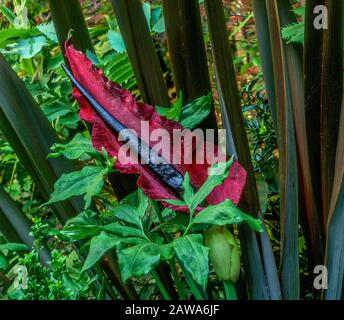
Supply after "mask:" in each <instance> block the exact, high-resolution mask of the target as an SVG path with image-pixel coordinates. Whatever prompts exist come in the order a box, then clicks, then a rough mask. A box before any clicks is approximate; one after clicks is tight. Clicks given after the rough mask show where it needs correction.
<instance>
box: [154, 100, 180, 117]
mask: <svg viewBox="0 0 344 320" xmlns="http://www.w3.org/2000/svg"><path fill="white" fill-rule="evenodd" d="M182 107H183V94H182V93H180V95H179V98H178V100H177V101H176V102H175V103H174V104H173V106H172V107H159V106H156V107H155V109H156V111H158V112H159V113H160V115H162V116H163V117H166V118H167V119H169V120H174V121H179V120H180V117H181V114H182Z"/></svg>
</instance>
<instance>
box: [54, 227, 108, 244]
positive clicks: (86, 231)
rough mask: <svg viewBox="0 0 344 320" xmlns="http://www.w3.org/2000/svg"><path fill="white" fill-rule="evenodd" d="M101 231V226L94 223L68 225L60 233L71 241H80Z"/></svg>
mask: <svg viewBox="0 0 344 320" xmlns="http://www.w3.org/2000/svg"><path fill="white" fill-rule="evenodd" d="M100 231H101V228H100V227H99V226H94V225H68V226H67V227H64V228H63V230H61V231H60V232H59V233H58V234H59V235H61V236H62V237H65V238H67V239H68V240H70V241H79V240H83V239H89V238H92V237H94V236H95V235H97V234H98V233H99V232H100Z"/></svg>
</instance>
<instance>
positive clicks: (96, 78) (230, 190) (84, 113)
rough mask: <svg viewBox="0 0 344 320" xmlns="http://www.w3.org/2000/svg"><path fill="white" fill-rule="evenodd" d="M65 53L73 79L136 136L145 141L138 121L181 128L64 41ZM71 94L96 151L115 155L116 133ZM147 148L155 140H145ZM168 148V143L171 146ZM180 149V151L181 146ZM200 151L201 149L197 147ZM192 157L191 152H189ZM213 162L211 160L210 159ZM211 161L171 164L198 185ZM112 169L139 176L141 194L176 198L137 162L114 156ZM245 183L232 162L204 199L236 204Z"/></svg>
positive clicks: (153, 126)
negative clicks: (114, 162) (89, 128)
mask: <svg viewBox="0 0 344 320" xmlns="http://www.w3.org/2000/svg"><path fill="white" fill-rule="evenodd" d="M66 56H67V58H68V60H69V64H70V66H71V70H72V73H73V75H74V77H75V78H76V80H77V81H78V82H79V83H80V84H81V85H82V86H83V87H84V88H85V89H86V90H87V91H88V92H89V93H90V94H91V95H92V96H93V97H94V98H95V99H96V100H97V101H98V102H99V103H100V104H101V105H102V106H103V107H104V108H105V109H106V110H107V111H108V112H109V113H110V114H112V115H113V116H114V117H115V118H116V119H118V120H119V121H120V122H121V123H122V124H124V125H125V126H126V127H127V128H130V129H134V130H135V132H137V134H138V135H139V136H140V138H141V139H142V140H143V141H145V139H144V137H143V136H141V121H149V131H150V132H152V131H153V130H154V129H158V128H161V129H165V130H167V132H168V133H169V134H170V135H172V132H173V130H174V129H183V128H182V127H181V125H180V124H179V123H177V122H175V121H171V120H168V119H166V118H164V117H162V116H160V115H159V114H158V113H157V112H156V111H155V109H154V107H152V106H150V105H147V104H143V103H140V102H137V101H136V100H135V98H134V97H133V95H132V94H131V93H130V92H129V91H127V90H125V89H123V88H122V87H121V86H119V85H118V84H117V83H114V82H112V81H110V80H109V79H107V78H106V77H105V76H104V75H103V73H102V71H101V70H100V69H98V68H96V67H95V66H94V65H93V64H92V62H91V61H90V60H89V59H87V57H86V56H85V55H84V54H83V53H81V52H80V51H77V50H75V49H74V47H73V46H72V45H67V44H66ZM73 96H74V97H75V98H76V99H77V101H78V102H79V104H80V118H81V119H82V120H85V121H87V122H89V123H91V124H92V125H93V129H92V142H93V146H94V147H95V148H96V149H97V150H99V151H100V150H101V149H102V147H104V148H105V149H106V151H107V152H108V154H109V155H111V156H116V157H117V156H118V151H119V148H120V146H121V145H122V144H121V142H119V141H118V136H117V135H116V134H114V133H113V131H111V130H110V129H109V128H108V127H107V125H106V124H105V123H104V122H103V120H102V119H101V118H100V117H99V116H98V115H97V113H96V112H95V111H94V110H93V109H92V107H91V106H90V105H89V104H88V102H87V101H86V100H85V98H84V97H83V96H82V95H81V93H80V92H79V91H78V90H77V89H74V92H73ZM145 142H146V143H147V144H149V145H150V146H151V147H154V145H155V144H156V143H152V142H151V141H145ZM171 148H172V146H171ZM213 148H214V150H215V152H214V153H215V155H216V154H217V153H218V152H220V151H219V148H218V146H214V145H212V144H210V143H207V144H206V146H205V149H206V150H205V151H206V152H209V150H212V149H213ZM198 149H199V148H197V149H195V147H194V146H193V145H192V146H189V147H188V148H185V150H189V152H193V153H195V150H198ZM172 150H173V156H175V155H176V153H178V152H180V156H181V159H183V155H184V154H183V151H179V150H174V149H171V151H172ZM182 150H184V149H183V148H182ZM201 151H204V150H201ZM193 157H195V154H193ZM214 161H215V159H214ZM214 161H209V163H207V162H205V163H204V164H195V163H193V164H185V163H182V164H180V165H175V164H172V165H173V166H174V167H175V168H176V169H178V170H179V172H181V173H182V174H185V173H186V172H189V174H190V180H191V183H192V184H193V185H194V186H195V187H196V188H199V187H200V186H201V185H202V184H203V183H204V182H205V180H206V179H207V177H208V168H209V166H210V165H211V164H213V163H214ZM115 167H116V169H117V170H118V171H119V172H121V173H125V174H137V175H139V179H138V180H137V185H138V187H140V188H141V189H142V190H143V191H144V193H145V194H146V195H147V196H149V197H150V198H152V199H156V200H158V199H176V196H175V195H174V194H173V193H172V192H171V191H170V190H169V189H168V188H167V187H166V186H165V185H164V184H163V183H162V182H161V181H160V180H159V179H158V178H157V177H155V176H154V174H153V173H152V172H151V171H150V170H149V168H147V166H145V165H141V164H137V162H134V161H133V163H129V164H123V163H121V162H120V160H119V159H118V160H117V161H116V165H115ZM245 183H246V171H245V169H244V168H243V167H242V166H241V165H240V164H239V163H238V162H236V161H235V162H234V163H233V165H232V167H231V170H230V174H229V177H228V178H227V179H226V180H225V182H224V183H223V184H222V185H220V186H218V187H216V188H215V189H214V190H213V191H212V193H211V194H210V195H209V196H208V198H207V202H208V203H209V204H217V203H220V202H222V201H224V200H225V199H231V200H232V201H233V203H235V204H238V203H239V201H240V199H241V196H242V194H243V191H244V187H245ZM165 205H166V206H168V207H172V208H173V209H177V210H185V209H186V208H180V207H179V208H177V207H174V206H171V205H168V204H165Z"/></svg>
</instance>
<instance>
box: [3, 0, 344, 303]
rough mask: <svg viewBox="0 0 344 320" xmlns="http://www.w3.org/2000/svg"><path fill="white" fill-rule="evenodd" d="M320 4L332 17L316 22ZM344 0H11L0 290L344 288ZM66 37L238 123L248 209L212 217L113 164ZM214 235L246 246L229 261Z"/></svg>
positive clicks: (116, 68)
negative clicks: (152, 192)
mask: <svg viewBox="0 0 344 320" xmlns="http://www.w3.org/2000/svg"><path fill="white" fill-rule="evenodd" d="M319 4H320V5H321V4H322V5H326V7H327V8H328V18H329V21H328V22H329V28H328V29H327V30H316V29H315V28H314V25H313V21H314V13H313V9H314V7H315V6H316V5H319ZM342 14H343V2H342V1H338V0H306V1H305V3H304V2H303V3H301V2H300V1H289V0H279V1H275V0H252V1H249V0H232V1H227V0H224V1H220V0H204V1H196V0H162V1H160V0H151V1H141V2H140V1H139V0H129V1H124V0H112V1H106V0H84V1H80V2H79V1H78V0H69V1H67V0H49V1H45V0H39V1H30V0H14V1H7V0H2V1H0V28H1V30H0V53H1V55H0V130H1V131H0V297H1V298H2V299H123V298H124V299H128V298H131V299H162V298H163V299H170V298H180V299H207V298H212V299H237V298H238V299H321V298H326V299H341V298H343V274H344V253H343V252H344V251H343V244H344V238H343V237H344V232H343V231H344V230H343V229H344V221H343V219H344V208H343V204H344V202H343V201H344V184H343V174H344V170H343V169H344V167H343V163H344V158H343V155H344V148H343V142H344V141H343V137H344V132H343V130H344V112H342V109H343V108H342V107H343V72H342V71H343V35H342V32H343V25H342V23H343V20H342V17H343V16H342ZM71 30H73V31H72V32H71ZM69 35H71V41H72V43H73V44H74V45H75V46H76V48H77V49H79V50H82V51H83V52H84V53H85V54H86V55H87V57H88V58H89V59H91V60H92V61H93V63H94V64H95V65H97V66H98V67H100V68H101V69H102V70H103V71H104V73H105V75H106V76H107V77H108V78H109V79H111V80H113V81H115V82H117V83H119V84H120V85H121V86H123V87H124V88H126V89H128V90H131V91H132V92H133V94H134V95H135V97H136V98H137V99H138V100H142V101H144V102H146V103H149V104H152V105H154V106H158V108H157V110H158V111H159V112H160V113H162V114H164V115H165V116H167V117H169V118H170V119H176V120H178V121H180V122H181V123H183V121H184V123H183V124H184V126H185V123H186V124H187V125H188V126H189V127H190V128H192V127H196V126H200V127H201V128H203V129H205V128H216V127H220V128H225V129H227V143H228V145H227V147H228V150H229V153H230V154H233V155H234V156H235V158H236V159H238V160H239V161H240V163H242V165H243V166H244V167H245V169H246V170H247V171H248V182H247V187H246V191H245V196H244V199H243V201H242V203H241V204H240V209H241V210H243V211H240V210H239V209H237V208H235V207H231V206H230V205H229V206H227V205H228V204H226V206H225V207H221V208H220V209H218V208H215V209H214V208H210V207H209V208H210V209H209V210H208V211H209V214H208V216H207V218H204V215H203V219H204V220H202V217H201V218H197V217H199V216H195V217H193V216H192V213H193V211H192V207H193V206H194V205H195V203H193V202H194V201H196V200H195V197H196V196H195V195H193V196H192V195H191V194H190V193H189V194H185V199H184V202H185V203H186V204H187V205H188V207H189V209H190V212H189V214H190V217H191V219H190V220H189V221H185V217H186V220H188V219H189V217H188V216H187V215H184V216H183V215H182V216H181V215H179V214H176V213H175V212H172V211H171V210H167V209H165V210H162V207H161V205H160V203H158V202H155V201H152V200H150V199H149V198H147V197H146V196H144V194H143V193H142V192H141V190H136V187H135V183H133V181H131V180H132V179H129V178H128V177H127V176H123V175H120V174H118V173H117V172H114V170H113V164H114V159H111V158H110V157H109V156H108V154H107V153H106V151H105V150H103V152H102V153H99V152H98V151H96V150H95V149H93V147H92V143H91V138H90V128H89V126H88V125H87V124H86V123H85V122H83V121H81V120H80V119H79V115H78V111H79V106H78V104H77V103H76V102H75V101H74V100H73V99H72V98H71V92H72V87H71V84H70V81H69V80H68V78H67V77H66V75H65V74H64V72H63V70H62V69H61V67H60V65H61V63H62V62H63V61H64V60H65V58H64V55H63V51H64V42H65V40H66V39H67V37H68V36H69ZM66 62H67V61H66ZM166 107H171V108H170V109H166ZM167 110H168V111H167ZM193 113H196V114H197V115H198V117H197V118H198V119H197V120H198V121H195V119H192V118H190V115H192V114H193ZM228 166H230V163H228ZM227 174H228V170H227ZM225 178H226V177H225V176H223V177H222V179H225ZM76 181H80V183H78V184H76ZM222 181H223V180H222ZM208 183H209V185H210V188H211V189H212V188H214V187H215V185H216V182H214V181H210V182H208ZM217 183H219V182H217ZM186 190H188V189H187V184H186ZM203 196H204V195H203ZM196 198H197V197H196ZM203 199H204V197H203ZM48 201H49V205H47V202H48ZM200 202H201V201H200ZM200 202H198V203H200ZM196 205H197V204H196ZM228 208H230V210H229V209H228ZM211 210H213V211H211ZM226 210H227V211H228V216H227V218H226V219H227V220H226V221H225V222H221V223H220V222H219V220H218V218H217V216H216V214H215V213H214V212H218V211H221V212H226ZM243 212H246V213H247V215H246V214H244V213H243ZM210 216H215V217H216V219H215V218H214V219H213V221H210V218H209V217H210ZM233 217H234V218H235V219H234V218H233ZM256 218H257V219H260V220H261V221H262V222H263V224H262V226H261V224H260V223H259V221H258V220H257V219H256ZM192 219H193V220H192ZM197 219H199V220H202V221H201V222H199V221H197ZM242 221H245V222H246V223H244V224H240V225H237V222H242ZM199 225H201V226H204V225H206V226H207V227H210V225H215V226H213V227H210V228H209V230H208V231H207V233H205V234H203V232H202V230H200V228H199V227H198V228H197V226H199ZM219 225H221V227H219ZM225 225H227V226H228V227H227V226H225ZM191 226H192V228H191ZM189 230H190V233H189ZM255 231H262V232H257V233H256V232H255ZM212 235H214V237H215V236H217V237H219V238H218V240H216V241H215V242H214V243H216V245H215V246H217V247H220V248H215V249H214V248H212V242H211V239H212V238H211V237H212ZM233 235H234V238H233ZM138 239H140V240H138ZM204 239H205V240H204ZM147 241H148V242H147ZM147 243H148V244H149V245H148V244H147ZM171 243H173V245H170V244H171ZM221 243H223V245H220V244H221ZM23 244H25V245H23ZM172 247H173V248H172ZM209 248H210V250H213V251H211V252H214V251H216V250H224V251H223V252H225V253H228V252H230V253H231V254H230V255H229V256H228V260H223V261H222V263H224V264H225V265H227V266H229V267H228V269H227V270H225V271H223V270H219V268H217V267H216V262H217V261H216V259H217V258H216V257H214V256H213V255H212V254H211V253H210V254H209V259H210V263H209V261H208V250H209ZM236 248H238V249H236ZM187 250H192V252H193V259H190V258H188V254H187ZM236 250H237V252H236ZM225 253H224V255H223V257H224V256H226V254H225ZM239 256H240V257H239ZM223 259H225V258H223ZM239 260H240V261H241V262H239ZM238 263H240V264H239V265H238ZM220 264H221V263H220ZM318 264H321V265H322V264H325V265H326V266H327V267H328V271H329V274H328V275H329V278H328V280H329V283H328V290H324V291H323V292H322V291H320V290H315V289H314V287H313V280H314V277H315V275H314V273H313V270H314V266H316V265H318ZM18 265H23V266H25V267H27V270H28V279H29V280H28V287H27V288H26V289H18V288H17V287H16V286H15V279H16V275H17V274H16V272H15V270H16V267H17V266H18ZM236 266H239V269H241V273H240V277H239V278H238V275H236V274H235V272H234V270H235V268H236ZM221 271H223V272H224V273H225V274H224V273H223V272H221Z"/></svg>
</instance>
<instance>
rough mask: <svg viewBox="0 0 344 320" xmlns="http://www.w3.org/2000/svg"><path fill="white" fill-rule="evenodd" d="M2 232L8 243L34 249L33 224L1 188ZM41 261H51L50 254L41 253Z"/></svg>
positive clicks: (46, 252)
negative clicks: (22, 244) (31, 233)
mask: <svg viewBox="0 0 344 320" xmlns="http://www.w3.org/2000/svg"><path fill="white" fill-rule="evenodd" d="M0 232H1V234H2V235H3V236H4V237H5V239H6V240H7V241H8V242H14V243H24V244H26V245H27V246H28V248H32V247H33V241H34V239H33V237H32V236H31V235H30V232H31V224H30V222H29V220H28V219H27V218H26V216H25V215H24V213H23V212H21V211H20V209H19V208H18V206H17V204H16V203H15V202H14V201H13V200H12V198H11V197H10V196H9V195H8V194H7V193H6V192H5V191H4V190H3V189H2V188H1V187H0ZM40 257H41V261H42V262H44V263H46V262H48V261H49V260H50V255H49V252H48V251H47V250H46V249H43V250H42V251H41V252H40Z"/></svg>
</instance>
